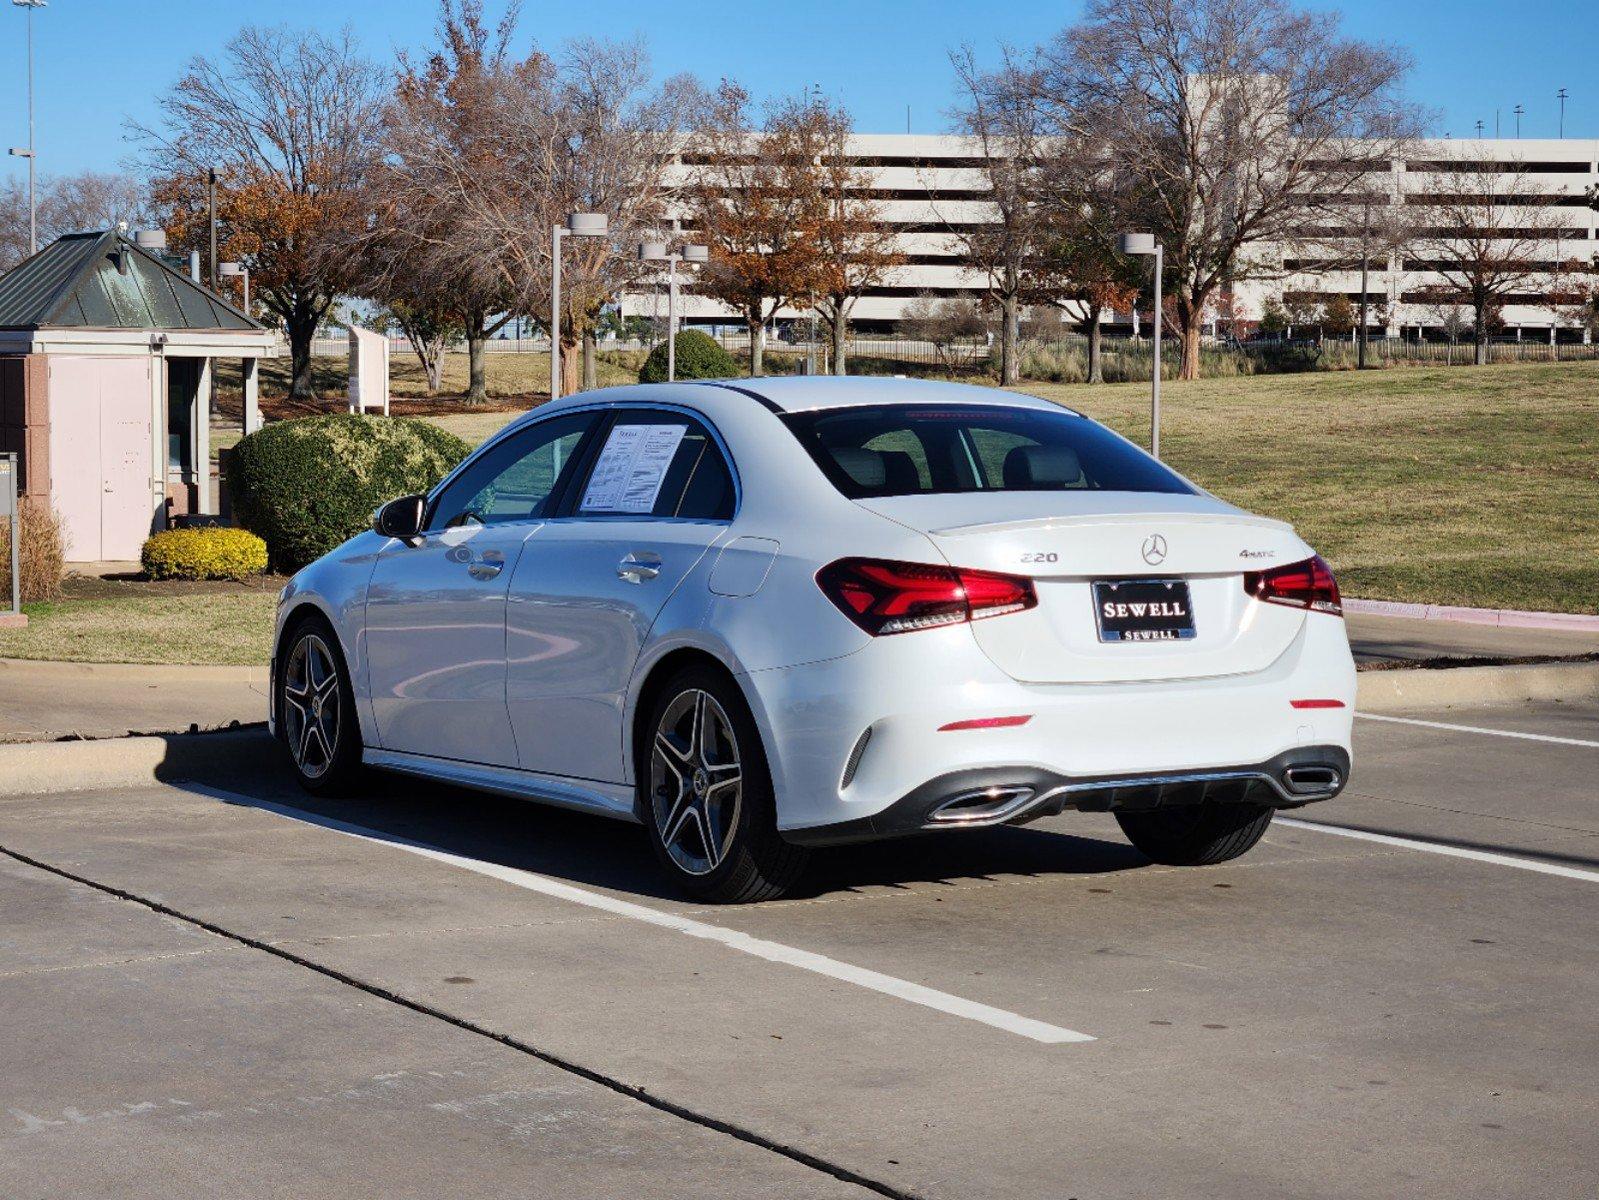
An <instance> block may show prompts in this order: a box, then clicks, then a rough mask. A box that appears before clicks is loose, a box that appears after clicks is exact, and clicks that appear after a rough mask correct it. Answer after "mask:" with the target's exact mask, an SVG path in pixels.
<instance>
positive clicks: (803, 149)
mask: <svg viewBox="0 0 1599 1200" xmlns="http://www.w3.org/2000/svg"><path fill="white" fill-rule="evenodd" d="M810 109H811V106H810V105H809V104H808V103H805V102H788V103H785V104H779V105H776V106H773V107H772V108H770V109H769V110H768V111H767V114H766V119H765V127H764V129H761V128H758V127H757V123H756V121H755V117H754V113H753V105H752V102H751V99H750V95H749V93H748V92H747V91H745V89H744V88H743V87H741V86H740V85H739V84H737V83H734V82H732V81H731V80H727V79H724V80H722V82H721V85H720V86H719V87H718V88H717V89H716V92H715V93H714V95H712V96H711V97H709V98H708V99H707V101H706V103H705V105H704V108H703V109H702V111H701V113H700V114H699V117H698V120H697V123H696V128H695V131H694V134H693V136H692V137H691V138H690V140H689V142H688V145H687V147H686V149H685V158H686V159H687V160H688V161H689V162H690V163H691V164H692V167H693V170H692V175H691V178H690V182H689V184H688V186H687V188H685V189H684V199H685V200H686V202H687V204H688V207H689V209H690V211H691V213H692V219H693V221H694V223H695V228H696V229H698V230H699V232H700V234H701V235H702V236H703V237H704V239H705V242H706V244H707V245H708V246H709V247H710V250H711V261H710V263H709V264H708V265H707V266H706V268H705V270H704V271H702V272H701V273H700V279H699V288H700V291H702V292H704V293H705V294H707V295H710V296H714V297H716V298H717V299H718V300H720V301H722V302H723V303H724V304H726V305H727V306H728V307H730V308H732V309H734V310H735V311H736V312H737V313H738V314H739V316H740V317H741V318H742V319H743V321H744V327H745V328H746V329H747V330H748V331H749V337H750V373H751V374H752V375H759V374H761V371H762V368H763V356H764V351H765V330H766V323H767V322H768V321H769V320H771V319H772V317H774V316H775V315H776V314H777V311H778V310H779V309H780V308H783V307H784V306H792V307H794V308H807V307H809V306H810V305H811V304H812V303H813V301H814V300H815V299H816V297H817V296H818V294H819V293H820V291H821V287H822V285H823V284H824V283H825V282H826V280H825V279H824V278H823V275H824V270H823V255H822V249H821V245H820V242H819V240H818V236H817V233H818V229H819V227H820V225H821V218H822V215H823V214H822V211H821V205H820V202H819V201H820V190H819V188H818V186H817V182H818V181H817V159H816V154H817V147H816V144H815V139H814V137H813V136H812V134H813V131H812V129H811V127H810Z"/></svg>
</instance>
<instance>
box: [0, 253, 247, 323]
mask: <svg viewBox="0 0 1599 1200" xmlns="http://www.w3.org/2000/svg"><path fill="white" fill-rule="evenodd" d="M262 328H264V326H262V325H261V324H260V323H259V322H257V321H253V320H251V319H250V318H249V317H247V316H245V315H244V314H243V313H242V312H240V311H239V310H238V309H236V308H234V307H233V306H232V305H231V304H229V303H228V302H227V301H226V300H224V299H223V298H222V297H221V296H218V295H217V294H216V293H215V292H213V291H211V290H209V289H208V288H205V287H202V286H201V285H200V284H198V283H196V282H194V280H192V279H190V278H189V277H188V276H187V275H184V274H181V273H180V272H178V271H174V270H173V269H172V268H171V267H169V266H168V265H167V264H166V263H164V262H162V261H161V260H160V259H158V258H156V257H155V256H154V255H152V254H150V253H148V252H147V251H145V250H141V249H140V248H139V247H138V246H135V245H134V244H133V243H132V242H131V241H129V240H128V239H127V238H125V237H123V236H122V235H121V234H118V233H115V232H112V231H109V230H108V231H106V232H103V233H69V234H67V235H66V236H65V237H63V238H58V239H57V240H56V241H54V242H52V243H51V244H50V245H48V246H46V247H45V248H44V249H43V250H41V251H39V252H38V253H37V254H35V255H34V256H33V257H32V258H30V259H28V260H26V261H25V262H23V263H21V264H20V265H19V266H17V267H15V268H13V269H12V270H10V271H8V272H6V274H4V275H0V329H149V330H173V329H233V330H239V331H241V332H242V331H247V330H255V329H262Z"/></svg>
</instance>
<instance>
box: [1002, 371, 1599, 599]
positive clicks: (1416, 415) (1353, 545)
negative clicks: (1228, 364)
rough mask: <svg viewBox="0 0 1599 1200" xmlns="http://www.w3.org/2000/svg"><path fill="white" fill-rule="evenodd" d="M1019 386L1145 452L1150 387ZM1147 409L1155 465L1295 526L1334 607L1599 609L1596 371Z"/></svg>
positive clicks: (1278, 388)
mask: <svg viewBox="0 0 1599 1200" xmlns="http://www.w3.org/2000/svg"><path fill="white" fill-rule="evenodd" d="M1019 390H1022V391H1027V392H1031V393H1033V394H1034V395H1039V396H1047V397H1048V398H1049V399H1051V400H1056V401H1059V402H1061V403H1063V404H1069V405H1071V406H1072V407H1074V408H1077V409H1079V410H1081V411H1082V412H1085V413H1087V414H1088V415H1089V416H1092V417H1094V418H1096V419H1098V420H1101V421H1104V422H1105V423H1106V424H1108V425H1111V426H1112V427H1114V428H1115V429H1117V430H1118V431H1120V432H1121V433H1123V434H1124V435H1126V436H1127V437H1130V438H1132V439H1133V440H1134V441H1137V442H1140V443H1141V444H1145V445H1147V444H1148V438H1149V388H1148V385H1147V384H1115V385H1109V386H1101V387H1089V386H1087V385H1084V384H1069V385H1030V386H1027V387H1024V388H1021V389H1019ZM1161 409H1162V420H1161V448H1162V452H1163V455H1164V457H1165V458H1166V460H1167V461H1168V462H1169V463H1170V464H1171V465H1172V466H1173V467H1175V468H1176V469H1177V470H1179V471H1181V472H1183V473H1184V474H1185V475H1187V476H1188V477H1189V478H1191V479H1193V480H1194V481H1195V482H1196V483H1198V484H1200V485H1201V486H1203V487H1205V488H1208V489H1209V490H1211V491H1213V492H1215V493H1216V494H1217V495H1219V496H1221V497H1222V498H1223V499H1226V500H1229V501H1232V502H1233V503H1235V504H1238V505H1241V506H1242V507H1244V508H1248V509H1250V510H1252V511H1255V512H1260V513H1264V514H1267V515H1269V516H1275V517H1281V518H1283V519H1285V520H1288V521H1292V522H1293V523H1294V525H1295V527H1296V528H1297V529H1298V530H1299V532H1300V534H1301V535H1302V536H1303V537H1304V538H1305V539H1306V540H1307V541H1309V542H1310V543H1311V544H1312V545H1314V546H1315V547H1316V548H1317V549H1318V550H1320V551H1321V553H1322V554H1323V555H1324V556H1326V558H1327V559H1328V561H1329V562H1331V563H1332V565H1333V568H1334V569H1335V570H1336V571H1337V572H1338V577H1339V582H1340V584H1341V585H1342V587H1343V590H1344V592H1345V593H1346V594H1347V595H1351V596H1362V597H1371V598H1376V599H1383V600H1410V601H1418V602H1427V603H1441V604H1465V605H1475V606H1481V607H1487V608H1529V609H1543V610H1552V611H1560V612H1588V613H1592V612H1599V363H1577V364H1532V365H1517V366H1500V367H1476V368H1468V367H1454V368H1438V369H1421V368H1404V369H1393V370H1386V371H1368V372H1364V373H1360V374H1356V373H1355V372H1349V371H1342V372H1319V373H1311V374H1303V375H1256V376H1250V377H1245V378H1237V379H1208V380H1199V381H1197V382H1193V383H1169V384H1166V385H1164V386H1163V387H1162V389H1161Z"/></svg>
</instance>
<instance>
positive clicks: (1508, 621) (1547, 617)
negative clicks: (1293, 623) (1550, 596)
mask: <svg viewBox="0 0 1599 1200" xmlns="http://www.w3.org/2000/svg"><path fill="white" fill-rule="evenodd" d="M1344 611H1346V612H1352V613H1366V614H1367V615H1369V616H1373V617H1404V618H1405V619H1406V620H1410V621H1453V622H1456V623H1457V624H1461V625H1501V626H1503V627H1505V628H1507V629H1562V630H1565V631H1567V632H1569V633H1599V616H1593V615H1590V614H1588V613H1555V612H1528V611H1526V610H1523V609H1516V608H1462V607H1460V606H1458V605H1452V604H1402V603H1400V602H1399V601H1397V600H1356V599H1345V600H1344Z"/></svg>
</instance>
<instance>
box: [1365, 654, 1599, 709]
mask: <svg viewBox="0 0 1599 1200" xmlns="http://www.w3.org/2000/svg"><path fill="white" fill-rule="evenodd" d="M1358 680H1359V682H1358V683H1357V685H1356V700H1355V708H1356V710H1357V711H1363V712H1374V713H1382V712H1394V711H1398V710H1401V709H1406V708H1422V707H1432V706H1436V705H1441V704H1447V705H1454V706H1458V707H1463V708H1465V707H1471V706H1474V705H1488V704H1517V703H1523V702H1526V701H1529V700H1571V699H1575V698H1581V699H1588V698H1592V697H1596V696H1599V662H1575V663H1537V664H1533V665H1530V666H1518V667H1440V668H1437V669H1433V670H1393V671H1362V672H1360V674H1359V676H1358Z"/></svg>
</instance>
